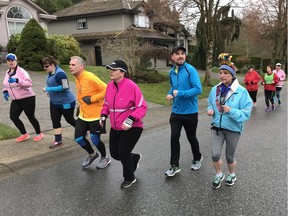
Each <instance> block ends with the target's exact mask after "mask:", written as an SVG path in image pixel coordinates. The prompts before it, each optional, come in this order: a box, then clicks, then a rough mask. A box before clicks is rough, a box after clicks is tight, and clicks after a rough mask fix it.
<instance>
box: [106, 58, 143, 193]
mask: <svg viewBox="0 0 288 216" xmlns="http://www.w3.org/2000/svg"><path fill="white" fill-rule="evenodd" d="M106 68H107V69H110V72H109V75H110V79H111V82H110V83H108V86H107V90H106V95H105V101H104V104H103V108H102V111H101V124H102V125H103V124H104V121H105V120H106V118H107V117H108V116H109V115H110V123H111V130H110V136H109V148H110V154H111V156H112V157H113V158H114V159H115V160H120V161H121V163H122V165H123V177H124V181H123V183H122V184H121V188H128V187H130V186H131V185H132V184H133V183H135V182H136V178H135V176H134V172H135V171H136V170H137V168H138V166H139V161H140V159H141V154H135V153H132V150H133V148H134V147H135V145H136V143H137V141H138V140H139V138H140V136H141V133H142V130H143V122H142V118H143V117H144V116H145V114H146V111H147V105H146V101H145V99H144V97H143V94H142V93H141V91H140V89H139V87H138V86H137V85H136V84H135V83H134V82H133V81H132V80H130V79H129V78H128V67H127V65H126V63H125V62H124V61H122V60H115V61H114V62H113V63H112V64H110V65H107V66H106Z"/></svg>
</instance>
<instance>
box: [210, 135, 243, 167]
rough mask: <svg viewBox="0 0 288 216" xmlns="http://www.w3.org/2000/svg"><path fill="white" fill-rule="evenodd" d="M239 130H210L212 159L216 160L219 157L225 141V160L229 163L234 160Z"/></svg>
mask: <svg viewBox="0 0 288 216" xmlns="http://www.w3.org/2000/svg"><path fill="white" fill-rule="evenodd" d="M240 135H241V134H240V133H239V132H233V131H229V130H220V131H216V130H212V132H211V140H212V143H211V154H212V160H213V161H214V162H217V161H219V160H220V158H221V151H222V147H223V144H224V142H225V141H226V149H225V155H226V161H227V163H228V164H231V163H233V162H234V161H235V151H236V147H237V144H238V141H239V138H240Z"/></svg>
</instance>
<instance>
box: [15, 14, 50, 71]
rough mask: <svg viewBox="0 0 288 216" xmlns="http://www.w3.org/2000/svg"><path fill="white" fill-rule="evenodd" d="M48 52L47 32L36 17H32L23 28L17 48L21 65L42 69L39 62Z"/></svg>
mask: <svg viewBox="0 0 288 216" xmlns="http://www.w3.org/2000/svg"><path fill="white" fill-rule="evenodd" d="M47 54H48V51H47V39H46V37H45V32H44V30H43V29H42V27H41V26H40V25H39V24H38V22H37V21H36V20H35V19H31V20H30V21H29V22H28V23H27V24H26V25H25V27H24V29H23V31H22V33H21V37H20V41H19V46H18V47H17V49H16V55H17V57H18V62H19V65H20V66H21V67H24V68H25V69H27V70H34V71H37V70H42V69H43V68H42V66H41V65H40V64H39V62H40V61H41V60H42V59H43V58H44V57H45V56H46V55H47Z"/></svg>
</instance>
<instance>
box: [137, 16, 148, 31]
mask: <svg viewBox="0 0 288 216" xmlns="http://www.w3.org/2000/svg"><path fill="white" fill-rule="evenodd" d="M134 25H135V26H136V27H140V28H149V17H147V16H145V15H138V14H137V15H135V16H134Z"/></svg>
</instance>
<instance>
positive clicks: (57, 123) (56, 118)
mask: <svg viewBox="0 0 288 216" xmlns="http://www.w3.org/2000/svg"><path fill="white" fill-rule="evenodd" d="M74 108H75V107H71V108H70V109H63V108H60V107H58V106H55V105H53V104H52V103H50V116H51V120H52V124H53V128H54V129H56V128H61V117H62V115H63V116H64V118H65V120H66V122H67V123H69V124H70V125H72V126H73V127H75V125H76V120H75V118H74Z"/></svg>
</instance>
